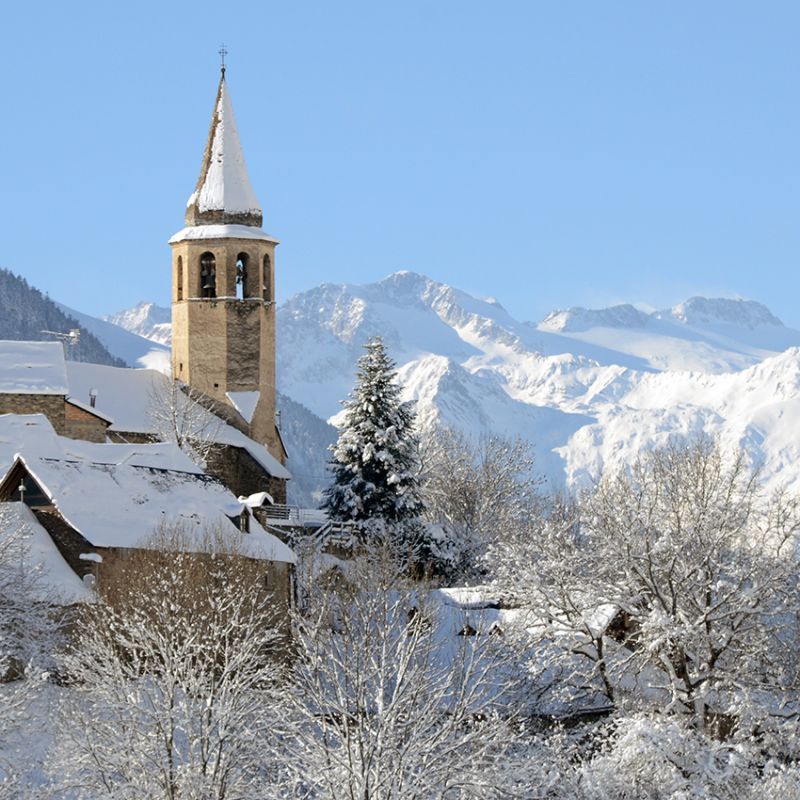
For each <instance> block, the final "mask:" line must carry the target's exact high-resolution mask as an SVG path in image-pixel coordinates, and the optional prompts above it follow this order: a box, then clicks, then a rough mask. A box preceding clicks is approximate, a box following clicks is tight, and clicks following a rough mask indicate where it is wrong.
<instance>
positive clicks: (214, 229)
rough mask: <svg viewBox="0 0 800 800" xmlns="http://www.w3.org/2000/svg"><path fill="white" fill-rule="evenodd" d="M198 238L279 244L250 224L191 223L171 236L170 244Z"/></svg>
mask: <svg viewBox="0 0 800 800" xmlns="http://www.w3.org/2000/svg"><path fill="white" fill-rule="evenodd" d="M196 239H260V240H261V241H264V242H272V243H273V244H278V240H277V239H275V238H274V237H272V236H270V235H269V234H266V233H264V231H262V230H261V228H251V227H249V226H248V225H190V226H189V227H188V228H181V230H179V231H178V232H177V233H176V234H175V235H174V236H171V237H170V240H169V244H175V242H185V241H187V240H196Z"/></svg>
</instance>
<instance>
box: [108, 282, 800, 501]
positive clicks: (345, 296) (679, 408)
mask: <svg viewBox="0 0 800 800" xmlns="http://www.w3.org/2000/svg"><path fill="white" fill-rule="evenodd" d="M148 314H149V312H148ZM146 316H147V314H145V315H143V317H146ZM119 318H120V320H121V321H123V322H125V324H126V325H127V324H130V325H134V324H138V323H134V322H133V321H132V320H134V319H135V318H136V315H135V314H133V313H130V314H123V315H119ZM140 330H146V328H140ZM163 330H164V329H162V331H163ZM375 334H380V335H381V336H383V337H384V340H385V341H386V343H387V346H388V348H389V351H390V353H391V354H392V356H393V357H394V358H395V360H396V361H397V362H398V364H399V365H400V376H401V379H402V381H403V383H404V385H405V387H406V396H407V397H408V398H411V399H414V400H415V401H416V402H417V406H418V413H419V416H420V421H421V423H422V425H423V426H424V427H430V426H433V425H436V424H444V425H449V426H455V427H458V428H461V429H462V430H465V431H467V432H469V433H474V434H476V433H480V432H484V431H488V432H493V433H499V434H504V435H510V436H521V437H523V438H525V439H528V440H530V441H531V442H533V444H534V446H535V450H536V454H537V459H538V463H539V466H540V468H541V469H542V470H543V471H544V472H545V474H546V475H547V476H548V478H549V479H550V482H551V484H552V485H560V484H563V482H564V481H565V480H566V481H567V482H568V483H569V484H570V485H578V484H581V483H584V482H585V481H586V480H588V479H591V478H593V477H595V476H596V475H598V474H599V472H600V470H601V468H602V467H603V465H604V464H606V463H610V464H614V465H619V464H624V463H627V462H629V461H630V460H631V459H632V458H633V457H634V455H635V453H636V452H637V450H638V449H639V448H641V447H647V446H651V445H653V444H656V443H660V442H664V441H665V440H666V439H667V438H668V437H669V436H670V435H672V434H674V433H679V434H691V433H697V432H700V431H705V432H708V433H712V434H714V435H718V436H719V437H720V438H721V439H722V441H723V443H725V444H727V445H730V446H734V445H743V446H745V447H747V449H748V450H749V452H750V453H751V454H752V456H753V458H754V459H757V460H760V461H763V462H764V464H765V474H766V476H767V478H768V479H769V480H770V481H772V482H773V483H777V482H781V481H785V482H790V483H792V484H793V485H794V486H795V488H798V489H800V466H798V465H800V443H798V442H797V441H796V437H795V436H794V430H796V427H797V425H798V424H800V379H798V376H799V375H800V349H798V348H800V332H798V331H795V330H792V329H790V328H787V327H785V326H784V325H783V324H782V323H781V322H780V320H778V319H777V318H776V317H775V316H773V315H772V314H771V313H770V312H769V310H768V309H766V308H765V307H764V306H762V305H760V304H759V303H755V302H752V301H747V300H730V299H707V298H699V297H695V298H691V299H690V300H687V301H686V302H684V303H682V304H680V305H678V306H675V307H674V308H672V309H668V310H665V311H657V312H645V311H641V310H639V309H637V308H634V307H633V306H630V305H623V306H616V307H613V308H609V309H602V310H589V309H582V308H572V309H569V310H567V311H557V312H554V313H552V314H550V315H549V316H548V317H547V318H546V319H545V320H543V321H542V322H540V323H538V324H533V323H526V322H520V321H517V320H515V319H514V318H513V317H512V316H511V315H510V314H509V313H508V312H507V311H506V310H505V309H504V308H503V307H502V305H500V304H499V303H498V302H497V301H494V300H480V299H477V298H475V297H472V296H470V295H468V294H466V293H465V292H462V291H460V290H458V289H455V288H453V287H450V286H447V285H445V284H441V283H438V282H436V281H433V280H430V279H428V278H426V277H424V276H422V275H417V274H414V273H411V272H399V273H396V274H394V275H390V276H389V277H388V278H386V279H385V280H382V281H380V282H378V283H374V284H367V285H363V286H351V285H346V284H342V285H333V284H324V285H322V286H320V287H318V288H316V289H313V290H311V291H308V292H304V293H302V294H299V295H296V296H295V297H293V298H291V299H290V300H289V301H287V302H286V303H284V304H283V305H282V306H281V307H280V308H279V310H278V381H279V385H280V389H281V392H282V393H283V394H284V395H286V396H288V397H289V398H291V399H292V400H294V401H297V402H299V403H302V404H303V406H305V407H306V408H307V409H310V410H311V411H312V412H313V413H314V414H316V415H317V416H318V417H321V418H322V419H332V418H334V417H335V415H336V414H337V413H338V411H339V408H340V406H339V401H340V400H341V399H342V398H344V397H345V396H346V395H347V393H348V391H349V390H350V388H351V387H352V384H353V379H354V371H355V363H356V360H357V358H358V356H359V355H360V354H361V352H362V351H361V346H362V344H363V343H364V342H365V341H366V340H367V339H368V338H369V337H370V336H372V335H375ZM112 350H113V348H112ZM301 417H302V419H303V420H305V421H304V422H302V423H300V426H299V427H298V422H297V420H298V419H300V418H301ZM301 417H297V416H296V415H295V416H294V419H293V427H294V428H295V430H293V432H292V438H293V439H294V440H295V442H296V443H297V444H296V447H299V450H300V451H301V454H300V456H299V457H300V458H301V460H302V463H303V468H302V471H303V472H304V473H306V474H307V475H308V476H309V483H311V482H313V480H314V479H315V478H316V476H318V475H324V461H325V458H326V454H325V453H324V452H319V453H314V452H313V451H314V449H315V448H317V447H321V445H322V442H323V440H324V439H326V438H327V436H326V429H325V428H319V430H317V431H316V433H315V434H314V435H313V436H310V437H308V438H307V439H306V444H304V443H303V442H304V439H305V437H304V436H303V435H302V434H301V432H300V428H302V426H303V425H305V424H310V423H309V420H312V419H313V417H311V416H310V415H308V414H307V412H305V410H304V413H303V415H301ZM287 421H288V419H287ZM328 435H329V434H328ZM312 442H313V444H312ZM290 450H291V448H290ZM310 488H311V487H310V486H309V487H306V490H308V489H310Z"/></svg>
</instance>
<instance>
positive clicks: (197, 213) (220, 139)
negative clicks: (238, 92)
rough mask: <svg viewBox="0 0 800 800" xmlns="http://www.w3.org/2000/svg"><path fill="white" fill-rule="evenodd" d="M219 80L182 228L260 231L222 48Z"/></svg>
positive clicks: (254, 198)
mask: <svg viewBox="0 0 800 800" xmlns="http://www.w3.org/2000/svg"><path fill="white" fill-rule="evenodd" d="M219 54H220V59H221V61H220V79H219V86H218V88H217V98H216V101H215V103H214V113H213V115H212V117H211V127H210V128H209V131H208V140H207V142H206V149H205V152H204V153H203V162H202V164H201V166H200V177H199V178H198V179H197V186H196V187H195V190H194V192H192V195H191V197H190V198H189V201H188V202H187V204H186V224H187V225H189V226H196V225H248V226H252V227H255V228H260V227H261V223H262V220H263V217H262V213H261V206H260V204H259V202H258V199H257V198H256V194H255V192H254V191H253V187H252V185H251V183H250V177H249V175H248V174H247V166H246V165H245V162H244V153H243V152H242V144H241V142H240V141H239V131H238V129H237V127H236V118H235V117H234V114H233V104H232V103H231V98H230V95H229V93H228V82H227V81H226V80H225V56H226V55H227V54H228V51H227V50H226V48H225V45H222V47H220V49H219Z"/></svg>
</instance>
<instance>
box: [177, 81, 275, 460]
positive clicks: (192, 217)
mask: <svg viewBox="0 0 800 800" xmlns="http://www.w3.org/2000/svg"><path fill="white" fill-rule="evenodd" d="M185 221H186V227H185V228H183V230H181V231H179V232H178V233H176V234H175V235H174V236H173V237H172V238H171V239H170V240H169V243H170V246H171V247H172V332H173V333H172V376H173V379H175V380H179V381H182V382H183V383H186V384H188V385H189V386H191V387H193V388H195V389H198V390H199V391H201V392H203V393H204V394H206V395H208V396H209V397H211V398H212V399H213V400H215V401H217V402H219V403H224V404H226V405H227V406H229V407H231V408H232V409H235V410H236V411H237V412H238V413H239V414H240V416H241V417H242V418H243V419H244V421H245V422H246V423H247V425H248V426H249V434H250V437H251V438H252V439H255V440H256V441H259V442H262V443H263V444H264V445H265V446H266V447H267V449H268V450H269V451H270V453H271V454H272V455H273V456H275V458H277V459H278V460H279V461H281V462H283V461H284V460H285V455H286V454H285V452H284V450H283V445H282V443H281V440H280V435H279V434H278V430H277V427H276V424H275V302H274V298H275V247H276V245H277V244H278V241H277V240H276V239H274V238H272V237H271V236H268V235H267V234H266V233H264V231H263V230H262V229H261V225H262V213H261V206H260V204H259V202H258V200H257V199H256V196H255V192H254V191H253V187H252V186H251V184H250V178H249V177H248V174H247V168H246V166H245V161H244V154H243V152H242V146H241V143H240V141H239V133H238V131H237V129H236V120H235V118H234V115H233V106H232V105H231V99H230V95H229V93H228V87H227V83H226V81H225V67H224V66H223V68H222V74H221V77H220V81H219V88H218V89H217V98H216V101H215V103H214V113H213V116H212V118H211V128H210V130H209V132H208V141H207V143H206V148H205V152H204V153H203V162H202V166H201V168H200V177H199V178H198V181H197V186H196V188H195V190H194V192H193V193H192V195H191V197H190V198H189V201H188V203H187V206H186V220H185Z"/></svg>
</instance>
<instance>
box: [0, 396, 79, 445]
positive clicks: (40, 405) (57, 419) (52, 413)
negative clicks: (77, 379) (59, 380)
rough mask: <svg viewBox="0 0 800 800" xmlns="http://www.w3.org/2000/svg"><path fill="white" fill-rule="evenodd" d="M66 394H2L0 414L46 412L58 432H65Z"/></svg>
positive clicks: (0, 397)
mask: <svg viewBox="0 0 800 800" xmlns="http://www.w3.org/2000/svg"><path fill="white" fill-rule="evenodd" d="M64 405H65V403H64V395H58V394H0V414H44V415H45V416H46V417H47V418H48V419H49V420H50V424H51V425H52V426H53V428H55V431H56V433H59V434H62V435H63V434H64V432H65V429H66V420H65V414H64Z"/></svg>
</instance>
